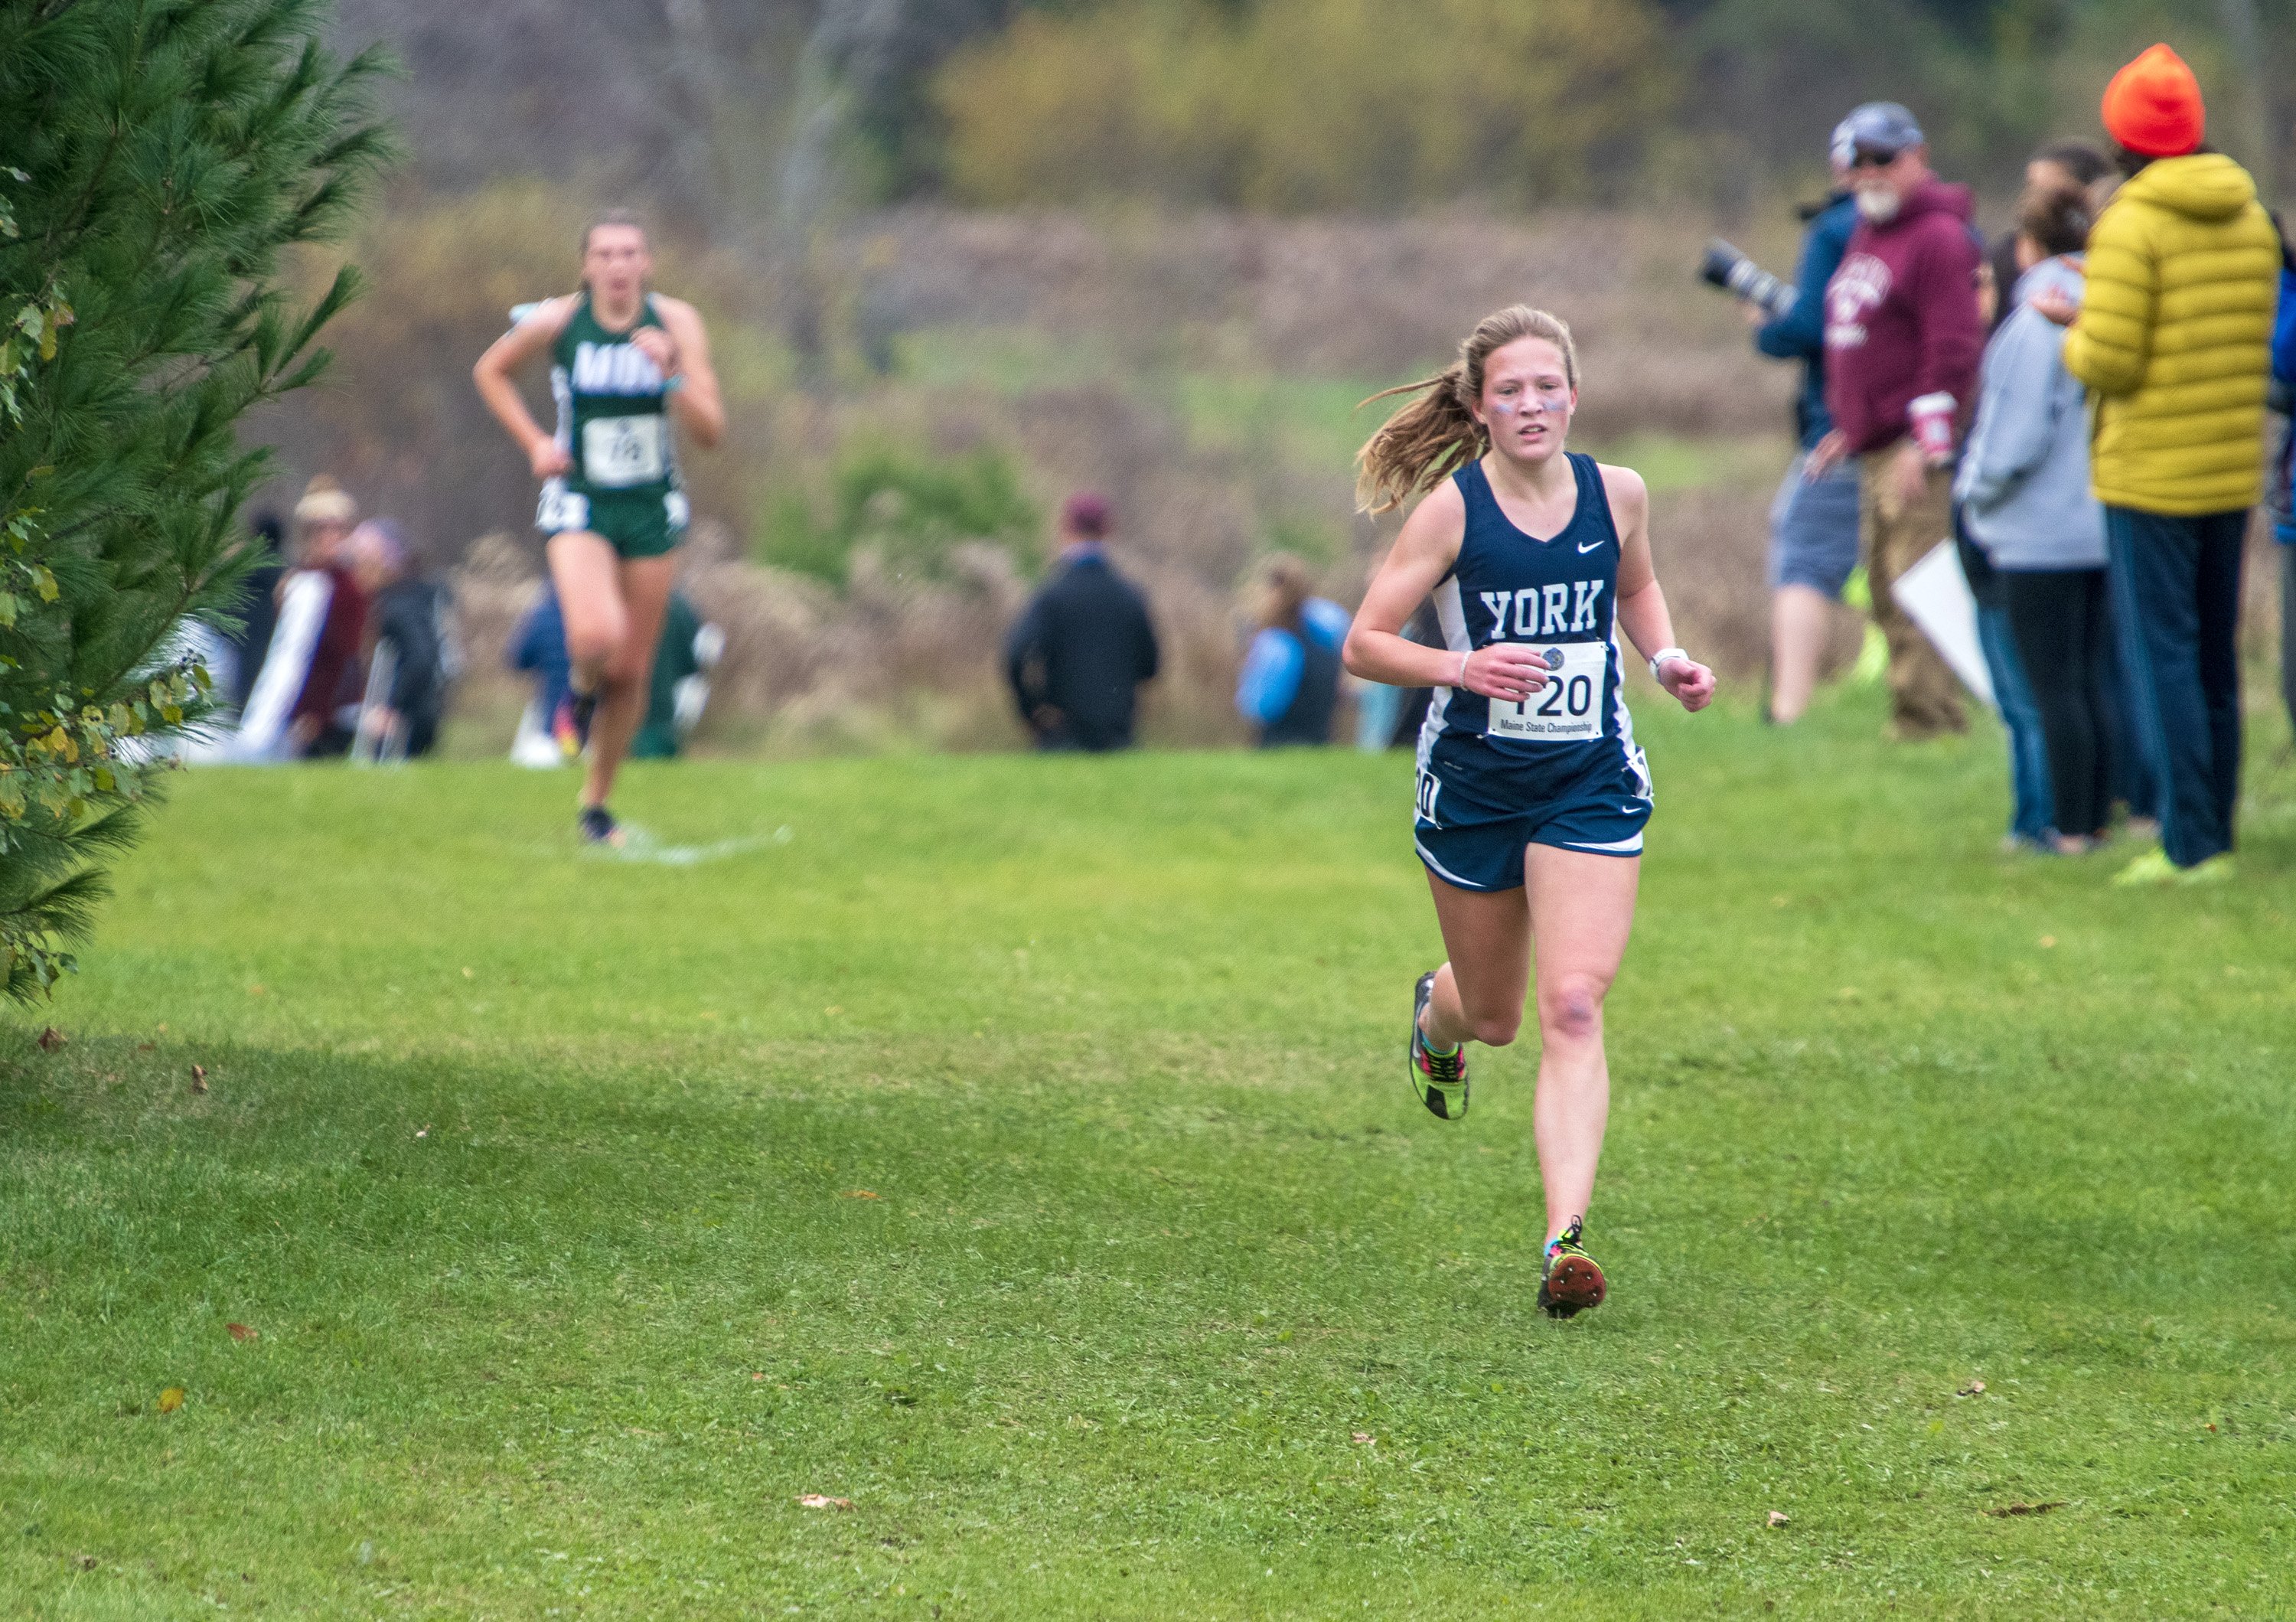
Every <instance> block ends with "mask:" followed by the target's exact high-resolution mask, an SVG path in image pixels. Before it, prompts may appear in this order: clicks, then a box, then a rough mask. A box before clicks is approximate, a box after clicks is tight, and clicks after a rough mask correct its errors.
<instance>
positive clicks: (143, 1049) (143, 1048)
mask: <svg viewBox="0 0 2296 1622" xmlns="http://www.w3.org/2000/svg"><path fill="white" fill-rule="evenodd" d="M158 1045H159V1044H157V1043H153V1042H139V1043H137V1044H135V1051H136V1052H137V1053H150V1052H152V1049H153V1048H155V1047H157V1046H158Z"/></svg>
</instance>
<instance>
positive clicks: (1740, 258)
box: [1698, 237, 1798, 321]
mask: <svg viewBox="0 0 2296 1622" xmlns="http://www.w3.org/2000/svg"><path fill="white" fill-rule="evenodd" d="M1698 279H1699V280H1700V281H1702V282H1709V283H1713V285H1715V286H1716V287H1718V288H1720V289H1721V290H1722V291H1724V292H1726V293H1729V294H1731V295H1732V296H1733V297H1735V298H1739V299H1744V300H1745V301H1746V302H1747V303H1749V304H1751V305H1753V306H1754V307H1756V308H1758V309H1760V310H1762V311H1764V312H1766V313H1767V315H1769V316H1770V318H1771V319H1772V320H1774V321H1775V320H1776V319H1777V318H1778V317H1779V316H1781V315H1784V314H1786V312H1788V311H1789V310H1791V309H1792V308H1793V307H1794V300H1795V299H1796V297H1797V296H1798V295H1797V294H1796V293H1795V291H1794V289H1793V284H1792V283H1789V282H1784V281H1781V280H1780V279H1779V278H1778V277H1776V276H1774V275H1772V274H1770V273H1769V272H1768V271H1767V270H1764V269H1763V268H1762V267H1761V266H1759V265H1757V264H1755V263H1754V261H1753V260H1751V259H1750V258H1747V257H1746V256H1745V255H1744V254H1743V253H1741V252H1739V251H1738V250H1736V249H1735V248H1734V247H1732V246H1731V245H1730V244H1729V243H1727V242H1724V241H1723V240H1722V239H1721V238H1720V237H1716V238H1715V239H1714V240H1713V241H1712V242H1709V243H1707V244H1706V257H1705V258H1702V259H1701V260H1700V261H1699V262H1698Z"/></svg>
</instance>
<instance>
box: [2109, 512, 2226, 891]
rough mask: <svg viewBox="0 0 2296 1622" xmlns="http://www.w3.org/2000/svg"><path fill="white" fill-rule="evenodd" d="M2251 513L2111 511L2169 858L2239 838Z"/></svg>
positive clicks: (2112, 541)
mask: <svg viewBox="0 0 2296 1622" xmlns="http://www.w3.org/2000/svg"><path fill="white" fill-rule="evenodd" d="M2247 534H2248V514H2247V513H2246V512H2209V513H2203V514H2202V515H2200V516H2198V517H2194V518H2172V517H2169V516H2168V515H2166V514H2163V513H2158V512H2136V511H2135V510H2134V509H2131V508H2128V507H2114V506H2108V507H2106V508H2105V510H2104V538H2105V547H2106V551H2107V553H2108V555H2109V559H2110V564H2111V568H2112V618H2113V624H2114V628H2115V630H2116V631H2117V632H2118V635H2119V640H2120V657H2121V662H2122V664H2123V665H2124V666H2125V667H2126V668H2127V671H2128V681H2129V686H2130V688H2131V690H2132V693H2131V696H2132V699H2133V704H2132V710H2133V713H2132V715H2131V716H2130V719H2131V720H2132V721H2133V722H2134V723H2135V725H2136V745H2137V748H2138V749H2139V750H2142V751H2143V753H2144V758H2145V760H2146V761H2147V762H2148V763H2149V764H2150V766H2152V768H2153V780H2154V782H2155V784H2156V785H2157V787H2158V791H2159V799H2160V813H2161V846H2162V848H2165V849H2166V850H2167V851H2168V853H2169V860H2170V861H2171V862H2173V863H2175V864H2177V866H2179V867H2195V866H2198V865H2199V864H2201V863H2202V862H2205V861H2207V860H2208V859H2209V858H2210V856H2217V855H2218V854H2220V853H2222V852H2224V851H2227V850H2230V849H2231V848H2232V839H2233V812H2234V808H2235V806H2236V804H2237V803H2238V800H2239V798H2240V659H2239V651H2238V649H2237V647H2236V646H2235V636H2236V634H2237V633H2238V631H2239V628H2240V565H2241V549H2242V546H2243V543H2244V542H2245V540H2246V538H2247Z"/></svg>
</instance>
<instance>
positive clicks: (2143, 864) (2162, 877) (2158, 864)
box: [2112, 849, 2177, 889]
mask: <svg viewBox="0 0 2296 1622" xmlns="http://www.w3.org/2000/svg"><path fill="white" fill-rule="evenodd" d="M2176 878H2177V864H2175V863H2174V862H2171V861H2170V860H2169V853H2168V852H2167V851H2165V850H2159V849H2154V850H2148V851H2146V852H2145V853H2144V855H2143V856H2139V857H2137V858H2136V860H2135V861H2134V862H2131V863H2130V864H2128V866H2126V867H2124V868H2122V869H2121V870H2120V872H2117V873H2115V874H2113V875H2112V882H2113V886H2114V888H2115V889H2133V888H2135V887H2136V886H2137V885H2140V884H2170V883H2174V882H2175V881H2176Z"/></svg>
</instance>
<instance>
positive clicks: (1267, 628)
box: [1235, 553, 1351, 749]
mask: <svg viewBox="0 0 2296 1622" xmlns="http://www.w3.org/2000/svg"><path fill="white" fill-rule="evenodd" d="M1253 618H1254V619H1255V620H1256V621H1257V623H1258V626H1259V629H1258V630H1257V631H1256V632H1255V633H1254V635H1253V636H1252V639H1251V648H1250V649H1249V650H1248V651H1246V652H1245V654H1244V658H1243V673H1242V676H1240V677H1239V678H1238V679H1237V681H1236V686H1235V708H1236V712H1237V713H1238V714H1240V715H1241V716H1242V717H1243V718H1244V719H1245V720H1247V721H1250V722H1251V723H1252V724H1253V725H1255V726H1256V727H1257V728H1258V729H1259V747H1260V748H1262V749H1279V748H1282V747H1283V746H1284V745H1286V744H1300V743H1305V744H1325V743H1329V742H1330V741H1332V715H1333V711H1334V710H1336V709H1338V708H1339V698H1340V645H1341V643H1344V642H1346V641H1347V639H1348V626H1349V623H1350V620H1351V616H1350V615H1349V613H1348V611H1347V610H1345V609H1343V608H1341V606H1340V605H1339V604H1338V603H1336V602H1333V601H1332V600H1331V599H1330V598H1328V597H1319V596H1317V595H1316V578H1315V576H1314V575H1313V574H1312V573H1311V572H1310V571H1309V570H1308V566H1307V564H1305V563H1304V562H1302V561H1300V560H1299V559H1298V558H1295V557H1292V556H1291V555H1290V554H1288V553H1278V554H1277V555H1276V556H1275V557H1273V558H1270V559H1269V560H1268V561H1267V569H1266V571H1265V572H1264V574H1263V577H1262V578H1261V581H1260V597H1259V608H1258V610H1257V611H1256V612H1255V614H1254V616H1253Z"/></svg>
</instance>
